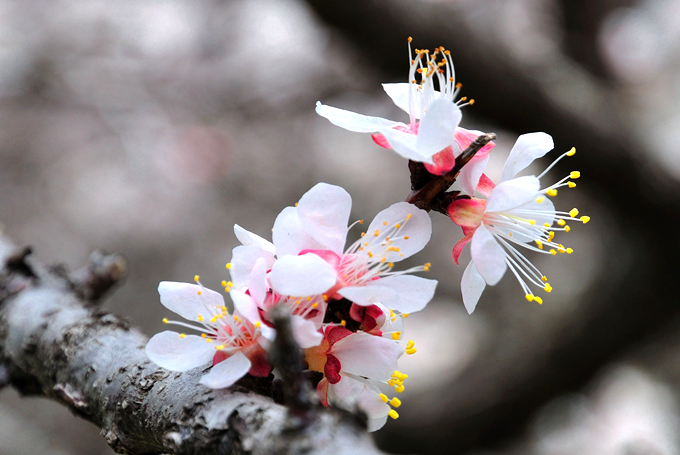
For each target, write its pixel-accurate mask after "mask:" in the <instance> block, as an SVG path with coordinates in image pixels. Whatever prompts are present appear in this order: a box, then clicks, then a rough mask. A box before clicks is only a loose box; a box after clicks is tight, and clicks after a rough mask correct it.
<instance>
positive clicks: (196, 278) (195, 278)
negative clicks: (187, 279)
mask: <svg viewBox="0 0 680 455" xmlns="http://www.w3.org/2000/svg"><path fill="white" fill-rule="evenodd" d="M199 278H200V277H199V276H198V275H196V276H194V281H195V282H197V283H198V280H199Z"/></svg>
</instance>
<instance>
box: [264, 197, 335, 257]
mask: <svg viewBox="0 0 680 455" xmlns="http://www.w3.org/2000/svg"><path fill="white" fill-rule="evenodd" d="M272 240H274V245H276V256H277V257H279V258H280V257H281V256H284V255H286V254H292V255H297V254H298V253H299V252H300V251H302V250H307V249H309V250H322V249H324V248H325V247H324V246H323V245H322V244H321V243H319V242H317V241H316V240H314V238H313V237H312V236H311V235H309V234H308V233H307V231H305V229H304V227H303V226H302V222H301V221H300V217H299V215H298V211H297V207H286V208H285V209H283V210H282V211H281V213H279V216H277V217H276V221H274V229H272Z"/></svg>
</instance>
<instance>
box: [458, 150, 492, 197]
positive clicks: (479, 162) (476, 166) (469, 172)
mask: <svg viewBox="0 0 680 455" xmlns="http://www.w3.org/2000/svg"><path fill="white" fill-rule="evenodd" d="M489 158H490V157H489V155H486V156H482V157H477V155H475V156H474V157H473V158H472V159H471V160H470V161H469V162H468V163H467V164H466V165H465V166H463V169H461V170H460V174H458V181H459V182H460V186H461V188H463V191H465V192H466V193H467V194H469V195H470V196H474V194H475V189H477V185H479V179H480V178H481V177H482V174H483V173H484V169H486V165H487V164H489Z"/></svg>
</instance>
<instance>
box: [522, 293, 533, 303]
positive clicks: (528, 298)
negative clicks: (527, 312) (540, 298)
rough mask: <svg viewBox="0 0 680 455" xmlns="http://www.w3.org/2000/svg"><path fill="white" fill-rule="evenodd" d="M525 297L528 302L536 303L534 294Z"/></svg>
mask: <svg viewBox="0 0 680 455" xmlns="http://www.w3.org/2000/svg"><path fill="white" fill-rule="evenodd" d="M524 297H526V298H527V300H528V301H529V302H533V301H534V296H533V295H532V294H527V295H525V296H524Z"/></svg>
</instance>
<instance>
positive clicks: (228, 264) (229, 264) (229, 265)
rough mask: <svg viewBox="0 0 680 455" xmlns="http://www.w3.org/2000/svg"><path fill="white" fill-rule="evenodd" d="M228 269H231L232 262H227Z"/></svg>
mask: <svg viewBox="0 0 680 455" xmlns="http://www.w3.org/2000/svg"><path fill="white" fill-rule="evenodd" d="M226 267H227V270H229V269H231V262H227V266H226Z"/></svg>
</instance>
